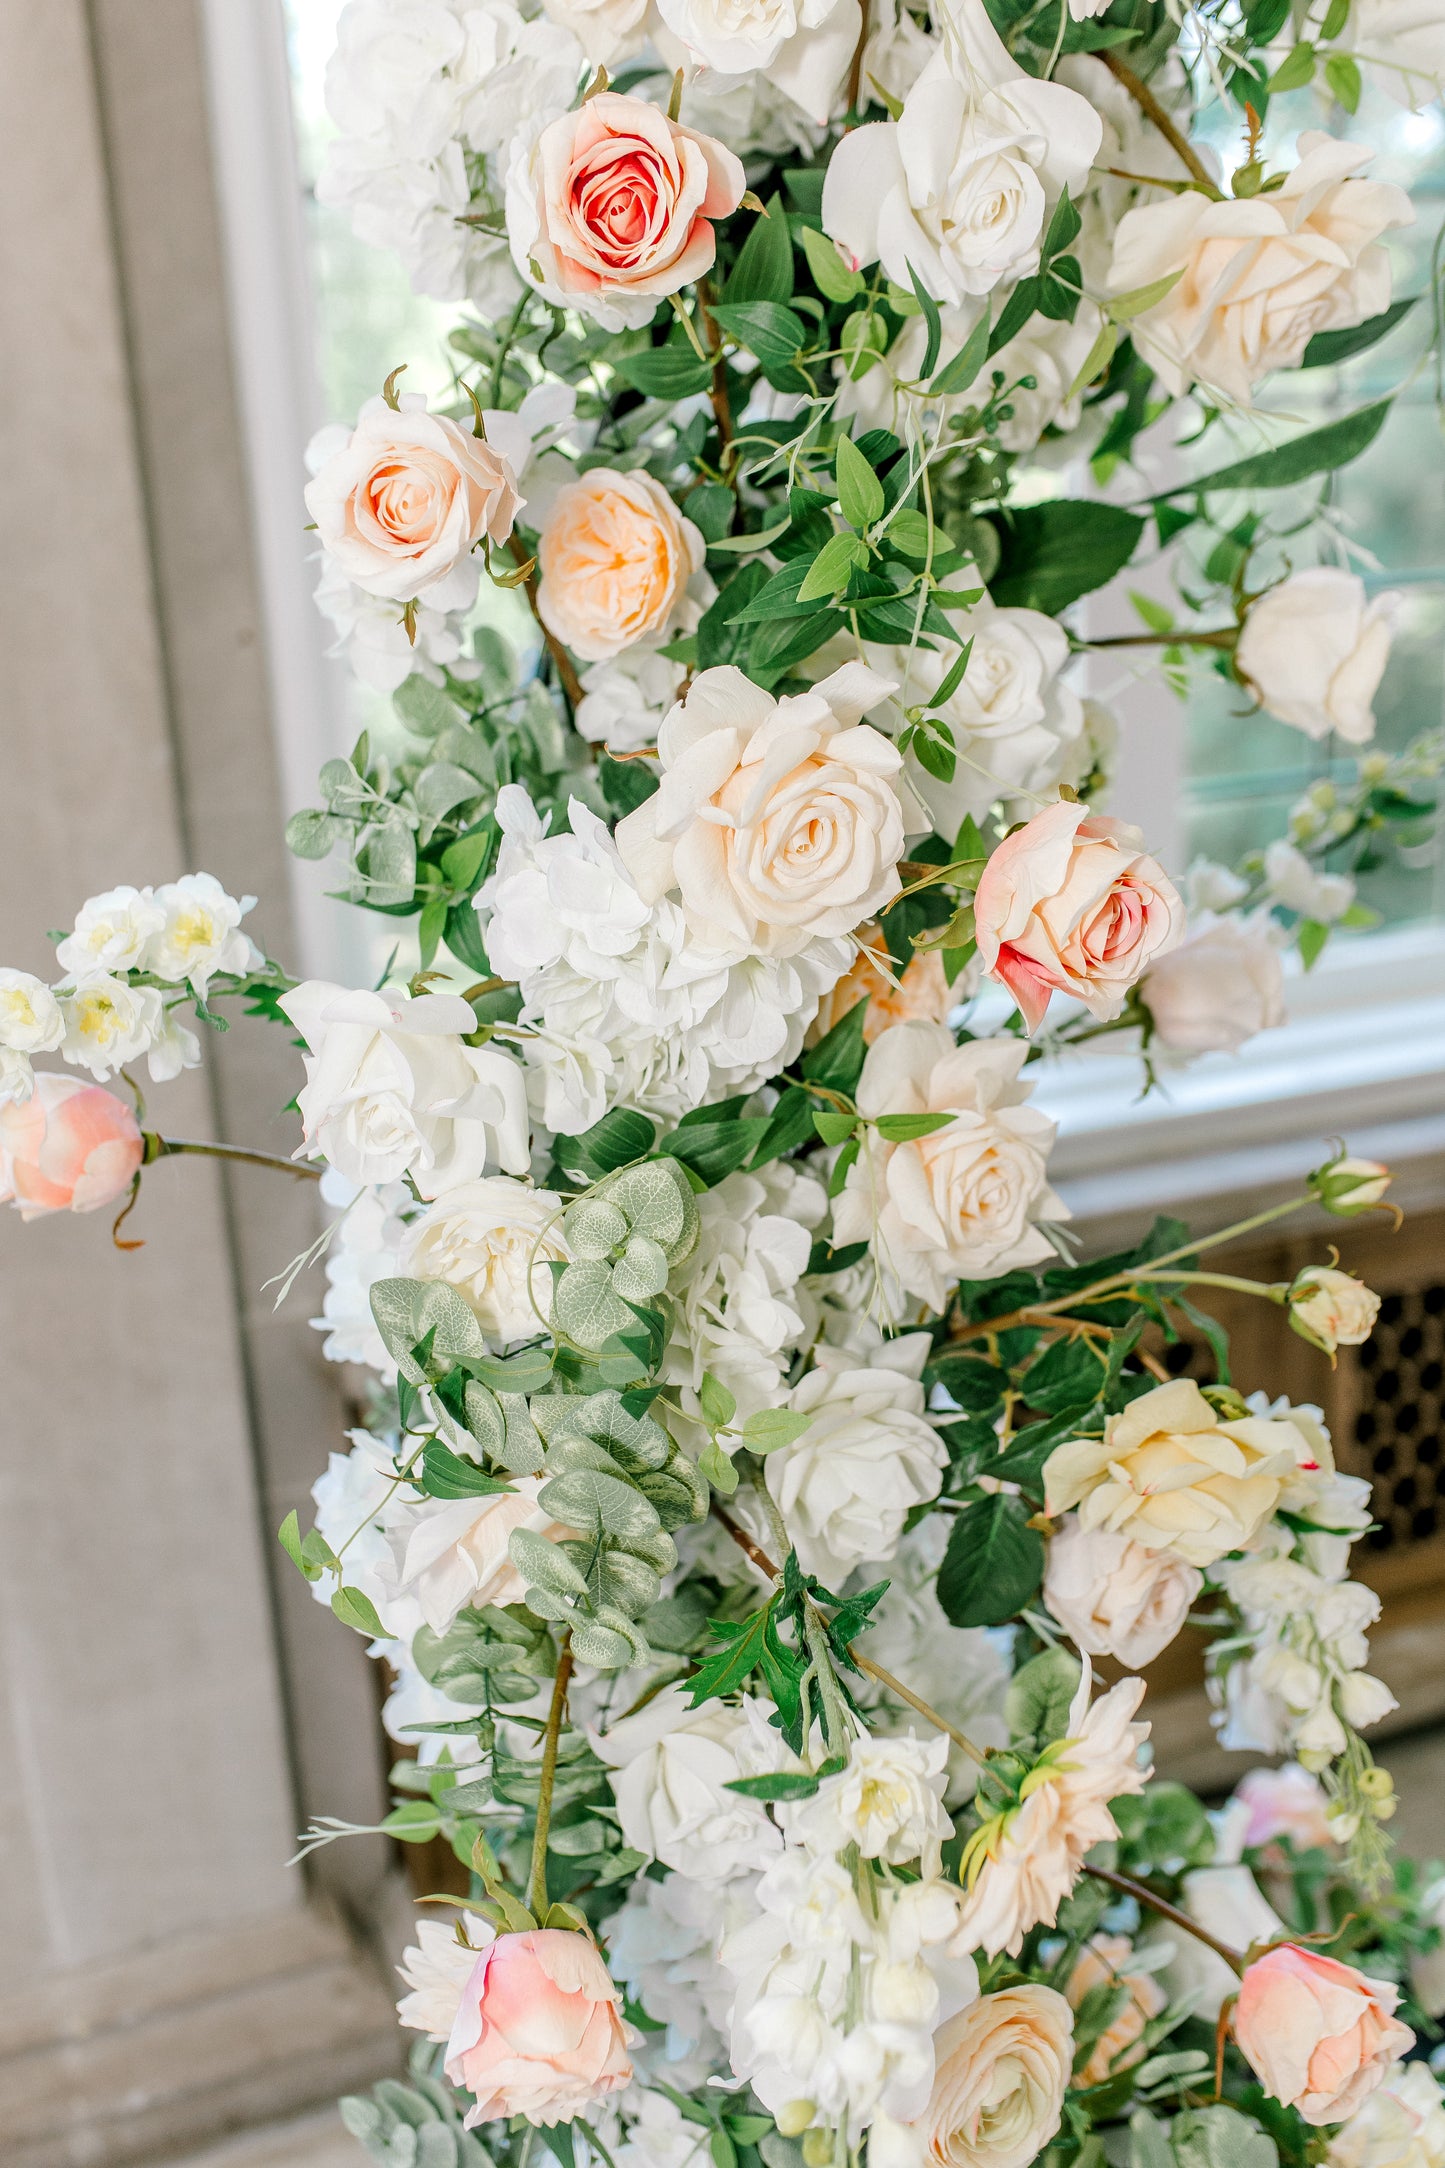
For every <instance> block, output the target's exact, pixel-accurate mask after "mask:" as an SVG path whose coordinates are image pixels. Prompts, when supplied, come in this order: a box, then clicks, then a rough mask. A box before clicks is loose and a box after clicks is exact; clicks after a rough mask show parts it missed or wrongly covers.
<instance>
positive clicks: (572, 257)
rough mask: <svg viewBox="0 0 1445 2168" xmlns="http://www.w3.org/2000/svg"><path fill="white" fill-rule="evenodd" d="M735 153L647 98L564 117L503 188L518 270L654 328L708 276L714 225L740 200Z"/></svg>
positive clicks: (619, 318) (575, 301) (621, 320)
mask: <svg viewBox="0 0 1445 2168" xmlns="http://www.w3.org/2000/svg"><path fill="white" fill-rule="evenodd" d="M746 187H747V176H746V175H745V173H744V172H743V169H742V165H741V164H740V162H739V161H738V159H736V158H735V157H734V156H733V154H732V152H731V151H730V150H726V149H724V147H723V145H722V144H721V143H716V142H714V141H713V139H712V137H711V136H705V135H699V134H697V133H696V132H695V130H693V129H691V128H683V127H681V126H679V124H678V123H677V122H676V121H675V120H669V119H668V117H667V115H666V114H665V113H660V112H659V111H658V109H657V107H656V106H655V105H649V104H648V103H647V102H646V100H645V99H642V98H625V97H621V96H619V95H618V94H617V93H616V92H615V91H602V92H600V93H599V94H598V95H597V96H596V97H592V98H589V99H588V100H587V102H586V104H585V105H583V106H581V107H579V109H578V110H577V111H576V112H575V113H563V114H562V115H560V117H559V118H558V119H556V120H554V121H552V122H551V123H550V124H549V125H548V126H547V127H546V128H544V129H543V130H542V132H541V134H540V135H539V136H538V138H537V141H536V143H535V145H534V146H533V149H532V153H531V156H530V157H523V158H519V159H518V160H517V162H516V165H515V166H514V168H513V171H512V176H511V179H510V180H509V182H508V186H507V229H508V232H509V233H510V235H511V241H512V253H513V255H514V257H515V258H516V262H517V266H518V269H519V270H521V271H523V272H529V271H530V272H531V274H532V275H533V276H534V277H535V278H537V279H538V282H539V283H540V284H541V286H542V287H543V288H544V290H547V291H549V292H550V293H552V294H553V295H555V296H556V297H557V298H558V299H559V300H562V301H566V302H568V303H570V304H571V305H572V306H573V307H575V308H580V309H584V310H587V311H588V312H589V313H591V314H593V315H595V316H596V317H597V318H598V319H599V321H600V322H602V323H604V324H607V325H608V326H609V327H610V328H620V327H621V326H622V325H624V324H625V325H633V326H636V325H641V324H645V323H648V322H649V321H650V320H651V318H652V316H653V313H654V311H655V309H656V305H657V303H658V302H659V301H661V300H663V299H664V298H665V297H666V296H667V295H668V294H675V293H679V292H680V291H681V290H682V288H683V287H684V286H688V285H690V284H691V283H692V281H693V280H694V279H697V278H701V277H702V275H703V274H704V272H706V271H710V270H711V268H712V264H713V258H714V257H715V255H716V254H717V242H716V239H715V237H714V235H713V229H712V221H713V220H714V219H718V218H726V217H728V216H729V215H730V214H731V213H732V212H733V211H735V210H736V209H737V207H738V205H739V204H740V203H741V202H742V199H743V192H744V190H745V189H746Z"/></svg>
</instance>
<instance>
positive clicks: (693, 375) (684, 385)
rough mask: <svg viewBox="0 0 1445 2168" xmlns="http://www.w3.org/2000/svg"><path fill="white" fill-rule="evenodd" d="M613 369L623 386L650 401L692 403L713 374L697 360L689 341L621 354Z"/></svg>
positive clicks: (705, 365)
mask: <svg viewBox="0 0 1445 2168" xmlns="http://www.w3.org/2000/svg"><path fill="white" fill-rule="evenodd" d="M616 367H617V374H618V375H619V376H620V377H621V379H622V381H623V383H624V384H630V385H631V386H632V388H633V390H634V391H640V392H645V393H646V395H647V396H648V398H650V399H691V398H692V397H693V396H694V395H695V394H696V393H698V392H700V391H706V390H707V388H708V385H709V384H710V382H711V381H712V371H711V370H710V369H709V368H708V365H707V363H706V362H705V361H699V360H698V357H697V355H696V354H695V353H694V352H693V349H692V342H691V341H690V340H688V339H675V340H672V341H670V342H669V343H668V344H667V345H666V346H652V347H648V348H647V350H646V351H645V352H644V353H641V354H624V355H623V357H622V359H621V361H619V362H618V363H617V364H616Z"/></svg>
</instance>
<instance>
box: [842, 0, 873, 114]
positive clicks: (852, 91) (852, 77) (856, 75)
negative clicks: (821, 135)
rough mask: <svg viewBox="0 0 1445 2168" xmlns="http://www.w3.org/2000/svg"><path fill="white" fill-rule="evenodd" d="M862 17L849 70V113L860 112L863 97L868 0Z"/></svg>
mask: <svg viewBox="0 0 1445 2168" xmlns="http://www.w3.org/2000/svg"><path fill="white" fill-rule="evenodd" d="M862 15H863V19H862V21H861V22H860V23H859V25H858V43H857V44H856V45H855V46H854V48H853V63H852V66H851V67H850V68H849V70H848V103H847V108H846V110H847V111H848V112H849V113H856V112H857V111H858V101H859V99H860V98H861V97H862V95H863V54H864V51H865V49H866V47H867V44H868V0H863V6H862ZM850 125H851V123H850Z"/></svg>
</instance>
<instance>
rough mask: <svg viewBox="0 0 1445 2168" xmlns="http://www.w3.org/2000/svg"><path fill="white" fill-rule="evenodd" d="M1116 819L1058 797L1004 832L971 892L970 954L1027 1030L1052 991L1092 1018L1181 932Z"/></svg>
mask: <svg viewBox="0 0 1445 2168" xmlns="http://www.w3.org/2000/svg"><path fill="white" fill-rule="evenodd" d="M1143 840H1144V839H1143V837H1142V836H1141V835H1140V833H1139V831H1138V829H1137V828H1131V827H1130V826H1129V825H1128V823H1127V822H1125V821H1116V820H1108V819H1104V818H1099V819H1095V818H1093V817H1092V816H1091V815H1090V813H1089V809H1088V807H1087V806H1083V805H1075V804H1072V803H1071V802H1069V801H1068V800H1066V799H1065V800H1060V802H1059V804H1058V805H1051V806H1049V807H1048V809H1047V810H1046V811H1045V812H1043V813H1036V814H1035V815H1034V818H1033V819H1032V820H1031V821H1027V822H1025V824H1024V826H1023V827H1022V828H1019V829H1016V830H1015V832H1014V833H1013V835H1011V836H1007V837H1005V839H1004V841H1003V842H1002V843H1001V844H1000V845H999V847H998V849H997V850H996V851H995V852H994V853H993V856H992V857H991V858H990V859H989V862H988V864H987V865H986V866H985V868H984V871H983V878H982V880H981V881H980V882H979V884H978V894H977V896H976V897H975V898H974V919H975V925H976V928H977V933H978V954H979V960H980V962H981V963H982V965H983V968H984V970H985V971H987V972H988V973H989V974H990V976H991V977H993V978H996V979H998V980H1000V981H1001V983H1002V984H1003V985H1004V986H1006V987H1007V988H1008V991H1009V992H1010V993H1011V994H1012V995H1013V998H1014V1000H1015V1001H1016V1002H1017V1003H1018V1005H1019V1009H1020V1012H1021V1014H1022V1016H1023V1019H1024V1022H1025V1024H1026V1025H1027V1027H1028V1029H1029V1031H1030V1033H1033V1032H1035V1031H1037V1030H1038V1028H1039V1025H1040V1024H1041V1023H1042V1022H1043V1020H1044V1011H1045V1010H1046V1009H1047V1008H1048V1005H1049V998H1050V996H1051V995H1052V994H1055V993H1061V994H1071V995H1072V996H1073V998H1074V999H1075V1000H1076V1001H1081V1002H1082V1003H1083V1004H1084V1007H1085V1008H1086V1009H1088V1010H1089V1011H1090V1013H1091V1014H1092V1015H1094V1016H1097V1017H1098V1018H1099V1019H1100V1020H1101V1021H1104V1022H1107V1021H1108V1020H1109V1019H1110V1018H1112V1017H1115V1016H1117V1015H1118V1014H1119V1013H1120V1011H1121V1010H1122V1008H1123V1006H1124V1003H1125V1000H1126V999H1127V997H1128V993H1129V989H1130V987H1131V986H1133V985H1134V984H1135V982H1136V981H1137V980H1138V979H1139V978H1141V977H1142V976H1143V974H1144V972H1145V971H1146V970H1147V969H1148V968H1149V965H1150V964H1151V963H1152V962H1153V961H1154V960H1155V959H1156V958H1157V957H1159V956H1162V955H1164V954H1165V952H1166V951H1167V950H1169V949H1172V948H1173V947H1174V946H1175V945H1176V943H1177V942H1179V941H1180V940H1181V939H1182V937H1183V934H1184V906H1183V904H1182V903H1181V902H1180V900H1179V896H1178V893H1177V891H1176V890H1175V888H1174V886H1173V883H1172V882H1171V881H1170V880H1169V879H1168V877H1167V876H1166V874H1165V873H1164V870H1163V868H1162V867H1161V866H1160V865H1159V864H1158V863H1157V862H1156V861H1155V860H1154V859H1152V858H1150V857H1149V856H1148V855H1147V853H1146V852H1145V851H1144V850H1143V849H1142V848H1141V846H1142V844H1143Z"/></svg>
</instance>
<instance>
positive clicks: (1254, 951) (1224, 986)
mask: <svg viewBox="0 0 1445 2168" xmlns="http://www.w3.org/2000/svg"><path fill="white" fill-rule="evenodd" d="M1139 992H1140V995H1141V996H1142V998H1143V1001H1144V1006H1145V1007H1146V1008H1147V1009H1148V1011H1149V1014H1150V1015H1151V1016H1152V1017H1153V1019H1154V1030H1155V1033H1156V1035H1157V1038H1158V1041H1159V1043H1160V1045H1162V1046H1166V1047H1168V1049H1169V1050H1170V1052H1171V1053H1175V1054H1211V1053H1216V1052H1223V1053H1228V1054H1233V1053H1235V1052H1236V1051H1237V1050H1238V1049H1239V1048H1240V1047H1241V1046H1243V1044H1244V1042H1245V1040H1246V1039H1252V1038H1253V1037H1254V1035H1255V1033H1256V1032H1257V1031H1271V1030H1273V1029H1274V1028H1275V1026H1276V1025H1278V1024H1282V1023H1283V1022H1284V1019H1285V1009H1284V970H1283V967H1282V965H1281V963H1280V960H1279V950H1278V948H1277V947H1276V946H1275V944H1274V942H1273V941H1271V940H1270V938H1269V935H1268V933H1267V932H1266V930H1265V929H1264V928H1263V927H1257V926H1249V925H1241V924H1239V923H1238V922H1237V921H1232V920H1228V919H1224V920H1221V921H1220V922H1219V923H1218V924H1217V925H1213V926H1205V927H1203V928H1201V929H1200V930H1198V931H1197V932H1196V931H1191V932H1190V934H1189V935H1188V937H1187V938H1186V940H1185V941H1184V942H1183V943H1182V944H1181V946H1180V947H1179V948H1176V949H1171V950H1170V952H1169V954H1168V955H1167V956H1161V957H1160V959H1159V961H1158V962H1157V963H1156V964H1151V966H1150V967H1149V969H1148V970H1147V971H1146V972H1145V974H1144V976H1143V978H1142V979H1141V980H1140V982H1139Z"/></svg>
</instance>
